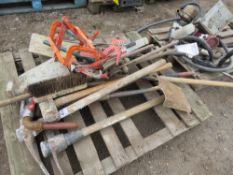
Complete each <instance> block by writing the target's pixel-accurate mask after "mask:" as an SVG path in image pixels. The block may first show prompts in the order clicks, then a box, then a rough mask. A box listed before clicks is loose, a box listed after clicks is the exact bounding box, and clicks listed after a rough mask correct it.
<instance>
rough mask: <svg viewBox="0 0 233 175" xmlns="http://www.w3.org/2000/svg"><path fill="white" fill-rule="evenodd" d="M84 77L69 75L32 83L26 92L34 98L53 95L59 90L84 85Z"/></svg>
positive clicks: (76, 74) (85, 80)
mask: <svg viewBox="0 0 233 175" xmlns="http://www.w3.org/2000/svg"><path fill="white" fill-rule="evenodd" d="M86 82H87V77H86V75H83V74H81V73H71V74H69V75H67V76H62V77H57V78H53V79H50V80H46V81H42V82H38V83H34V84H31V85H29V86H28V92H29V93H30V94H31V95H32V96H35V97H41V96H45V95H48V94H53V93H56V92H58V91H61V90H65V89H69V88H73V87H75V86H79V85H82V84H85V83H86Z"/></svg>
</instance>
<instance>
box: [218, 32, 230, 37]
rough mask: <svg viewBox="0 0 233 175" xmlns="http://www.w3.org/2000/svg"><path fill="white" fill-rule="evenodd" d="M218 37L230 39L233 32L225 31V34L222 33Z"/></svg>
mask: <svg viewBox="0 0 233 175" xmlns="http://www.w3.org/2000/svg"><path fill="white" fill-rule="evenodd" d="M218 36H220V37H221V38H226V37H229V36H233V30H227V31H224V32H220V33H219V34H218Z"/></svg>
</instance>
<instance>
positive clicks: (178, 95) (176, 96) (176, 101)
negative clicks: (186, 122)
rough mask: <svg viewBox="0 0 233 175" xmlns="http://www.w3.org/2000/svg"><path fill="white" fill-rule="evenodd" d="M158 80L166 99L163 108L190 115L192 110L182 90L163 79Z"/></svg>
mask: <svg viewBox="0 0 233 175" xmlns="http://www.w3.org/2000/svg"><path fill="white" fill-rule="evenodd" d="M158 80H159V87H160V89H161V90H162V92H163V94H164V97H165V100H164V102H163V106H165V107H168V108H172V109H176V110H179V111H183V112H187V113H190V112H191V110H192V109H191V106H190V104H189V102H188V100H187V98H186V97H185V95H184V93H183V91H182V89H181V88H180V87H178V86H176V85H175V84H173V83H171V82H169V81H167V80H164V79H162V78H158Z"/></svg>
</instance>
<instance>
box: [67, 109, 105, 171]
mask: <svg viewBox="0 0 233 175" xmlns="http://www.w3.org/2000/svg"><path fill="white" fill-rule="evenodd" d="M65 121H69V122H78V123H79V125H80V127H82V128H83V127H85V123H84V121H83V118H82V116H81V114H80V112H79V111H78V112H76V113H75V114H73V115H71V116H69V117H68V118H66V119H65ZM73 147H74V150H75V153H76V155H77V158H78V160H79V162H80V166H81V168H82V172H83V174H84V175H92V174H96V175H104V174H105V172H104V169H103V167H102V164H101V162H100V160H99V157H98V154H97V151H96V148H95V145H94V143H93V141H92V139H91V137H90V136H87V137H85V138H83V139H82V140H80V141H78V142H77V143H75V144H74V145H73Z"/></svg>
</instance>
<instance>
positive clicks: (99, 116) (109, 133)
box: [90, 102, 129, 168]
mask: <svg viewBox="0 0 233 175" xmlns="http://www.w3.org/2000/svg"><path fill="white" fill-rule="evenodd" d="M90 111H91V114H92V116H93V118H94V120H95V122H99V121H101V120H104V119H106V118H107V115H106V114H105V112H104V110H103V108H102V106H101V104H100V103H99V102H95V103H93V104H91V105H90ZM100 133H101V135H102V137H103V140H104V142H105V144H106V146H107V148H108V151H109V153H110V155H111V156H112V158H113V162H114V164H115V166H116V167H117V168H119V167H122V166H123V165H125V164H127V163H128V162H129V160H128V156H127V154H126V152H125V150H124V148H123V146H122V144H121V142H120V140H119V138H118V137H117V135H116V133H115V131H114V129H113V127H108V128H105V129H103V130H101V131H100Z"/></svg>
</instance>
